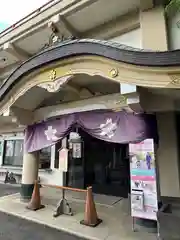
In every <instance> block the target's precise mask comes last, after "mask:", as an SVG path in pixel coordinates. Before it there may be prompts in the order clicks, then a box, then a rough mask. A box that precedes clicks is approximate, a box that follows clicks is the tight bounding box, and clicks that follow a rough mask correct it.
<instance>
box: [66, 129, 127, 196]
mask: <svg viewBox="0 0 180 240" xmlns="http://www.w3.org/2000/svg"><path fill="white" fill-rule="evenodd" d="M78 133H79V134H80V136H81V139H82V142H83V144H82V151H83V154H82V155H83V157H82V159H81V160H80V159H71V160H70V161H69V162H70V165H69V168H70V169H71V170H70V172H69V174H70V175H71V177H72V178H74V177H75V176H74V177H73V176H72V174H73V175H77V178H78V179H76V180H75V179H74V181H73V183H74V184H73V187H84V188H86V187H88V186H92V187H93V192H94V193H98V194H106V195H113V196H120V197H124V198H127V197H128V193H129V190H130V169H129V159H128V144H116V143H109V142H105V141H102V140H99V139H96V138H94V137H92V136H90V135H89V134H87V133H86V132H84V131H83V130H82V129H78ZM72 164H73V167H72ZM72 169H74V170H73V171H72ZM69 180H70V179H69Z"/></svg>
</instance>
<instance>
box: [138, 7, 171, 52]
mask: <svg viewBox="0 0 180 240" xmlns="http://www.w3.org/2000/svg"><path fill="white" fill-rule="evenodd" d="M140 23H141V34H142V47H143V48H144V49H151V50H161V51H165V50H167V49H168V38H167V30H166V19H165V14H164V7H163V6H159V7H156V8H152V9H149V10H147V11H141V13H140Z"/></svg>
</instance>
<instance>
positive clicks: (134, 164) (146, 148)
mask: <svg viewBox="0 0 180 240" xmlns="http://www.w3.org/2000/svg"><path fill="white" fill-rule="evenodd" d="M129 154H130V176H131V214H132V217H139V218H144V219H151V220H157V211H158V201H157V187H156V166H155V156H154V141H153V139H146V140H144V141H142V142H140V143H136V144H129ZM138 206H139V207H138Z"/></svg>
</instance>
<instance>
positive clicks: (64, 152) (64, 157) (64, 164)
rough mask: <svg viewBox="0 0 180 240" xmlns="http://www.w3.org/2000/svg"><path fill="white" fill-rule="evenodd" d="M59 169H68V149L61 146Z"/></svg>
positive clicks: (63, 170)
mask: <svg viewBox="0 0 180 240" xmlns="http://www.w3.org/2000/svg"><path fill="white" fill-rule="evenodd" d="M59 170H60V171H62V172H67V171H68V149H67V148H61V149H60V150H59Z"/></svg>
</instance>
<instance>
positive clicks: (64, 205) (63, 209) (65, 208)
mask: <svg viewBox="0 0 180 240" xmlns="http://www.w3.org/2000/svg"><path fill="white" fill-rule="evenodd" d="M62 214H65V215H69V216H73V212H72V209H71V207H70V205H69V203H68V201H67V200H66V198H65V189H62V199H61V200H60V201H59V203H58V204H57V207H56V210H55V212H54V214H53V217H58V216H60V215H62Z"/></svg>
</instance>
